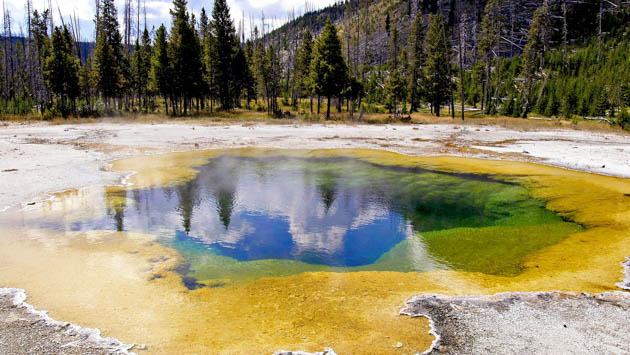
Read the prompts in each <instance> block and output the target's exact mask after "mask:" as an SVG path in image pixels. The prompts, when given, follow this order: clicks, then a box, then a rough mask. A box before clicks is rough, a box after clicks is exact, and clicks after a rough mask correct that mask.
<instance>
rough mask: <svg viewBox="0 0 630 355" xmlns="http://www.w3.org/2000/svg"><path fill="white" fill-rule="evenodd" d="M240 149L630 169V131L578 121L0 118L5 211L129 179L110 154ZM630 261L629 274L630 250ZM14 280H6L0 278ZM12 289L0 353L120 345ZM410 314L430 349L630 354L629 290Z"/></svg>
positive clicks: (416, 305) (426, 303)
mask: <svg viewBox="0 0 630 355" xmlns="http://www.w3.org/2000/svg"><path fill="white" fill-rule="evenodd" d="M245 146H257V147H273V148H303V149H322V148H370V149H385V150H390V151H395V152H400V153H404V154H411V155H459V156H474V157H481V158H489V159H509V160H521V161H532V162H537V163H542V164H549V165H553V166H558V167H564V168H569V169H576V170H583V171H591V172H596V173H600V174H607V175H614V176H620V177H630V137H629V136H628V135H624V134H615V133H598V132H588V131H578V130H571V129H549V128H545V129H532V130H520V129H510V128H504V127H499V126H490V125H457V124H435V125H372V126H368V125H323V124H316V125H310V124H297V125H293V124H290V125H287V124H284V125H266V124H259V123H247V124H232V125H208V124H204V123H199V122H180V123H160V124H150V123H145V124H133V123H105V122H101V123H96V124H68V125H48V124H42V123H36V124H15V123H12V124H4V125H2V126H0V211H2V210H6V209H8V208H20V207H21V206H24V205H28V204H33V203H37V201H39V200H43V199H45V198H47V196H48V194H49V193H51V192H55V191H61V190H66V189H72V188H78V187H83V186H90V185H105V184H113V183H118V182H119V181H120V179H121V177H122V176H121V175H120V174H118V173H112V172H109V171H108V166H109V163H108V162H109V161H111V160H113V159H118V158H124V157H130V156H138V155H144V154H159V153H166V152H172V151H187V150H195V149H212V148H234V147H245ZM626 265H627V266H628V267H627V273H630V271H628V269H629V268H630V259H629V261H628V263H627V264H626ZM619 276H620V278H619V279H620V281H622V280H623V279H624V277H625V281H622V282H620V284H619V286H620V287H621V288H627V287H628V283H630V281H629V279H630V275H622V274H621V273H620V275H619ZM10 286H11V285H2V281H1V280H0V287H10ZM12 297H13V296H10V295H9V294H6V293H5V294H2V293H0V353H1V354H35V353H36V354H79V353H80V354H84V353H89V354H105V353H112V352H116V351H122V350H115V349H114V350H112V349H113V348H112V345H111V344H113V343H110V345H107V344H108V343H107V341H106V342H105V343H103V342H94V341H93V339H90V336H89V335H86V334H83V335H81V333H80V332H79V331H78V330H77V329H79V328H76V327H74V326H71V325H64V324H65V323H54V322H53V323H50V322H47V321H44V320H42V319H44V318H42V315H41V314H40V313H37V312H34V310H32V309H29V308H28V307H26V308H24V307H16V306H15V305H14V302H13V298H12ZM403 313H406V314H408V315H412V316H427V317H429V318H430V319H431V320H432V321H433V323H434V327H435V331H436V333H437V334H438V335H439V340H438V341H437V342H436V343H435V348H434V349H433V350H432V351H433V352H439V353H497V354H512V353H630V337H629V336H628V334H630V324H629V323H628V319H630V301H629V299H628V296H627V294H625V293H615V294H605V295H571V294H560V293H544V294H504V295H496V296H475V297H446V296H432V295H426V296H419V297H417V298H414V299H413V300H412V301H410V303H409V304H407V306H406V307H405V309H404V310H403ZM69 327H70V328H69ZM69 329H72V331H69ZM111 341H113V340H111ZM133 350H134V351H135V350H142V347H139V348H138V347H136V348H134V349H133ZM284 353H286V354H290V352H283V354H284ZM295 354H300V353H295ZM328 354H333V352H331V351H329V352H328Z"/></svg>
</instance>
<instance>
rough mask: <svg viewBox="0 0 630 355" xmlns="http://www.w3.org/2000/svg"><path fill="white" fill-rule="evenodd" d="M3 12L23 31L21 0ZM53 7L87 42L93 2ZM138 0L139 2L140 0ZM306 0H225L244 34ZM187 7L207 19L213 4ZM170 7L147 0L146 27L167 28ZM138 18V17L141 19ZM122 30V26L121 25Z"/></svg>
mask: <svg viewBox="0 0 630 355" xmlns="http://www.w3.org/2000/svg"><path fill="white" fill-rule="evenodd" d="M5 1H6V2H5V3H6V6H7V9H8V10H9V11H10V12H11V17H12V27H13V32H14V33H15V34H18V35H19V34H20V30H22V32H26V11H25V9H26V1H25V0H5ZM51 1H52V6H53V8H54V11H53V12H54V14H53V16H54V17H53V19H54V22H55V24H61V19H60V17H59V12H61V13H62V14H63V16H64V20H65V21H66V22H68V20H69V18H70V16H76V17H77V18H78V19H79V21H80V25H81V30H82V34H83V39H84V40H91V36H92V35H93V33H94V12H95V11H94V9H95V0H79V1H72V0H51ZM140 1H142V0H140ZM305 2H306V1H297V2H296V1H292V0H228V5H229V6H230V10H231V13H232V18H233V19H234V22H235V25H238V22H239V21H240V20H241V19H242V18H243V14H244V15H245V26H246V32H249V22H250V21H249V19H250V17H251V18H253V19H254V20H255V23H256V24H259V21H257V20H259V19H260V17H261V15H262V14H263V13H264V14H265V17H266V18H267V19H270V20H271V19H275V21H274V25H275V26H280V25H281V24H282V23H284V22H285V20H286V18H287V14H288V12H289V11H294V12H295V14H296V16H298V15H300V14H302V13H303V12H304V5H305ZM334 2H335V1H334V0H308V3H309V4H310V5H309V6H310V7H311V8H315V9H319V8H323V7H325V6H328V5H330V4H333V3H334ZM115 4H116V7H117V9H118V15H119V16H118V17H119V21H120V23H121V25H122V17H123V16H122V15H123V14H122V9H123V5H124V0H115ZM32 5H33V9H36V10H38V11H40V12H41V11H42V10H44V9H46V8H47V7H48V0H32ZM188 5H189V8H190V9H191V11H192V12H193V13H195V16H197V18H198V17H199V14H200V12H201V8H202V7H205V8H206V12H207V13H208V16H210V13H211V12H212V7H213V2H212V1H207V0H189V3H188ZM172 6H173V4H172V1H170V0H147V1H146V10H147V22H148V27H149V28H151V27H153V26H155V27H158V26H159V25H160V24H162V23H163V24H164V25H166V26H167V27H168V26H170V23H171V17H170V13H169V10H170V9H171V8H172ZM141 18H142V16H141ZM121 31H122V26H121Z"/></svg>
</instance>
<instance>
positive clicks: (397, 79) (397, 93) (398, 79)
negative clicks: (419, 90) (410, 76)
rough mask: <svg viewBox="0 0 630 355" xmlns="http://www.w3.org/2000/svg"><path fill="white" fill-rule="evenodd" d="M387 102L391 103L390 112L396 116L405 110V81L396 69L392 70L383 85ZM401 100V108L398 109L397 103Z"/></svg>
mask: <svg viewBox="0 0 630 355" xmlns="http://www.w3.org/2000/svg"><path fill="white" fill-rule="evenodd" d="M385 93H386V95H387V103H388V104H389V105H391V112H392V113H394V115H396V116H398V115H400V114H402V113H403V112H402V111H404V110H405V102H404V101H405V99H406V98H407V83H406V82H405V80H404V79H403V77H402V75H400V72H399V71H398V70H394V71H393V72H392V73H391V74H390V76H389V80H388V81H387V84H386V85H385ZM401 102H402V110H399V109H398V104H399V103H401Z"/></svg>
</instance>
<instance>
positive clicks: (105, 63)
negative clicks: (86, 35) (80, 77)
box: [94, 0, 126, 106]
mask: <svg viewBox="0 0 630 355" xmlns="http://www.w3.org/2000/svg"><path fill="white" fill-rule="evenodd" d="M124 65H125V63H124V56H123V48H122V38H121V35H120V30H119V26H118V18H117V12H116V6H115V5H114V0H102V2H101V5H100V12H99V15H98V17H97V21H96V45H95V48H94V66H95V69H96V72H97V84H98V85H97V86H98V89H99V91H100V93H101V95H102V96H103V98H104V99H105V104H106V105H108V106H109V100H110V99H112V98H119V97H120V95H121V94H122V93H123V89H124V88H125V85H126V83H125V76H124V74H125V72H124V69H125V68H124Z"/></svg>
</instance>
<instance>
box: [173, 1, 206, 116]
mask: <svg viewBox="0 0 630 355" xmlns="http://www.w3.org/2000/svg"><path fill="white" fill-rule="evenodd" d="M187 4H188V3H187V1H186V0H173V9H172V10H171V16H172V18H173V27H172V29H171V35H170V41H169V45H168V58H169V66H170V70H171V80H170V82H171V87H172V90H171V93H172V96H173V97H172V99H173V100H172V103H171V104H172V108H173V113H174V114H180V113H183V114H184V115H186V114H187V113H188V108H189V107H191V106H192V99H193V98H195V97H197V98H198V97H199V92H200V88H201V81H202V72H201V44H200V43H199V38H198V36H197V32H196V30H195V25H194V20H192V19H191V17H190V15H189V13H188V10H187V8H186V6H187Z"/></svg>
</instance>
